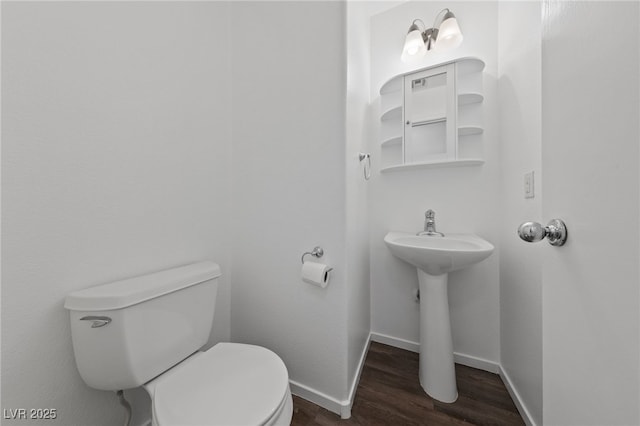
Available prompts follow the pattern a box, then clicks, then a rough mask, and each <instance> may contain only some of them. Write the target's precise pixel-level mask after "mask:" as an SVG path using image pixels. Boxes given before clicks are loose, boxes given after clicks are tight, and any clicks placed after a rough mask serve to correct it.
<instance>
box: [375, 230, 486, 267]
mask: <svg viewBox="0 0 640 426" xmlns="http://www.w3.org/2000/svg"><path fill="white" fill-rule="evenodd" d="M384 242H385V243H386V244H387V247H389V250H391V253H393V255H394V256H396V257H398V258H400V259H402V260H404V261H405V262H407V263H410V264H412V265H413V266H415V267H417V268H418V269H421V270H423V271H424V272H426V273H427V274H429V275H442V274H446V273H448V272H451V271H456V270H458V269H463V268H466V267H467V266H470V265H473V264H474V263H478V262H480V261H481V260H484V259H486V258H487V257H489V255H490V254H491V253H492V252H493V249H494V247H493V245H492V244H491V243H489V242H488V241H485V240H483V239H482V238H480V237H478V236H477V235H473V234H446V236H444V237H440V236H427V235H415V234H412V233H409V232H389V233H388V234H387V235H386V236H385V237H384Z"/></svg>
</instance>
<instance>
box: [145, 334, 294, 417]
mask: <svg viewBox="0 0 640 426" xmlns="http://www.w3.org/2000/svg"><path fill="white" fill-rule="evenodd" d="M153 382H154V383H153V384H152V388H153V392H152V410H153V417H154V419H153V420H154V424H157V425H163V426H164V425H170V426H175V425H185V426H186V425H198V426H203V425H225V426H232V425H242V426H247V425H268V424H273V423H274V422H276V423H280V421H278V419H279V418H280V416H283V415H284V416H285V417H286V414H287V411H291V410H292V407H291V393H290V391H289V377H288V373H287V369H286V367H285V365H284V363H283V362H282V360H281V359H280V358H279V357H278V356H277V355H276V354H275V353H273V352H271V351H270V350H268V349H265V348H263V347H260V346H253V345H245V344H238V343H219V344H217V345H215V346H214V347H212V348H211V349H209V350H208V351H206V352H201V353H199V354H196V356H192V357H191V358H189V359H188V360H186V361H185V362H183V363H182V364H180V365H179V366H178V367H177V368H175V372H174V371H169V372H167V373H165V374H163V375H162V376H160V377H158V378H157V379H155V380H153ZM290 419H291V417H290V414H289V416H288V418H287V419H286V420H285V423H286V424H288V422H289V421H290Z"/></svg>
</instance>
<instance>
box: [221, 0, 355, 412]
mask: <svg viewBox="0 0 640 426" xmlns="http://www.w3.org/2000/svg"><path fill="white" fill-rule="evenodd" d="M231 11H232V16H231V28H232V29H233V31H232V32H233V37H232V48H233V52H234V53H233V57H232V66H233V68H232V74H233V78H232V84H233V102H232V110H233V165H232V175H233V181H232V191H233V215H232V228H233V229H234V232H233V234H234V237H233V243H232V250H233V276H232V282H233V286H232V309H231V318H232V321H231V323H232V327H231V335H232V338H233V340H234V341H239V342H249V343H254V344H259V345H263V346H266V347H268V348H271V349H273V350H274V351H275V352H276V353H277V354H279V355H280V356H281V357H282V358H283V360H284V362H285V364H286V365H287V368H288V369H289V374H290V378H291V380H292V381H293V382H294V385H296V386H294V391H296V392H298V391H299V390H300V389H301V388H311V390H312V391H313V392H315V393H316V394H318V393H320V394H324V395H325V396H327V398H328V399H330V400H333V401H334V402H335V403H336V404H338V405H339V404H340V403H342V401H343V400H344V399H346V397H347V380H346V374H347V362H346V360H347V328H346V327H345V325H346V324H347V303H348V291H347V286H348V285H349V284H348V282H347V275H346V271H347V269H346V261H345V259H346V249H345V235H346V234H345V232H346V219H345V212H346V207H345V196H346V192H345V191H346V190H345V158H344V157H345V90H346V79H345V75H346V52H345V49H346V44H345V19H346V18H345V5H344V4H342V3H338V2H237V3H234V4H233V5H232V6H231ZM240 28H247V29H258V32H257V33H256V32H255V31H236V29H240ZM292 35H299V36H296V37H294V36H292ZM316 245H319V246H321V247H322V248H323V249H324V252H325V255H324V257H323V258H322V259H321V261H322V262H323V263H327V264H329V265H330V266H332V267H334V268H335V269H334V271H333V272H332V277H331V282H330V283H329V285H328V286H327V287H326V288H325V289H322V288H320V287H315V286H312V285H309V284H306V283H304V282H302V281H301V279H300V268H301V263H300V256H301V255H302V253H303V252H305V251H310V250H311V249H312V248H313V247H314V246H316ZM307 260H313V259H307Z"/></svg>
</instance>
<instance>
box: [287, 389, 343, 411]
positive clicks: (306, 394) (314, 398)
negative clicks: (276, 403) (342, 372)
mask: <svg viewBox="0 0 640 426" xmlns="http://www.w3.org/2000/svg"><path fill="white" fill-rule="evenodd" d="M289 386H290V387H291V393H292V394H294V395H296V396H299V397H300V398H302V399H306V400H307V401H310V402H313V403H314V404H316V405H319V406H320V407H322V408H326V409H327V410H329V411H331V412H332V413H336V414H339V415H340V417H342V412H343V410H345V409H347V408H348V407H349V401H338V400H337V399H335V398H334V397H332V396H329V395H327V394H325V393H322V392H320V391H319V390H317V389H313V388H311V387H309V386H307V385H303V384H302V383H298V382H296V381H295V380H289ZM349 411H350V410H349Z"/></svg>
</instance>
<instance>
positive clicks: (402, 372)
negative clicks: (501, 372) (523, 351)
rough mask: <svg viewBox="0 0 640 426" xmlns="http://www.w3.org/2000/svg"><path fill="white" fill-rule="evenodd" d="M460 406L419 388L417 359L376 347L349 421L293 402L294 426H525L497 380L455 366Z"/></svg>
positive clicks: (301, 401)
mask: <svg viewBox="0 0 640 426" xmlns="http://www.w3.org/2000/svg"><path fill="white" fill-rule="evenodd" d="M456 378H457V382H458V400H457V401H456V402H454V403H453V404H446V403H443V402H438V401H435V400H433V399H432V398H430V397H429V396H428V395H427V394H426V393H425V392H424V391H423V390H422V388H421V387H420V382H419V379H418V354H416V353H414V352H409V351H405V350H402V349H398V348H394V347H391V346H387V345H383V344H380V343H375V342H372V343H371V346H370V348H369V352H368V353H367V358H366V361H365V365H364V368H363V370H362V376H361V377H360V384H359V385H358V389H357V392H356V398H355V401H354V403H353V408H352V409H351V418H350V419H348V420H341V419H340V416H338V415H337V414H334V413H332V412H330V411H328V410H325V409H324V408H321V407H319V406H317V405H315V404H313V403H311V402H309V401H306V400H304V399H302V398H299V397H296V396H294V397H293V420H292V422H291V424H292V426H329V425H358V426H375V425H381V426H382V425H402V426H405V425H406V426H413V425H433V426H437V425H498V426H500V425H523V424H524V422H523V421H522V417H520V414H518V410H517V409H516V407H515V405H514V404H513V401H512V400H511V398H510V397H509V394H508V392H507V390H506V388H505V387H504V384H503V383H502V380H501V379H500V377H499V376H498V375H496V374H492V373H488V372H486V371H482V370H476V369H474V368H470V367H465V366H464V365H459V364H456Z"/></svg>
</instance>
